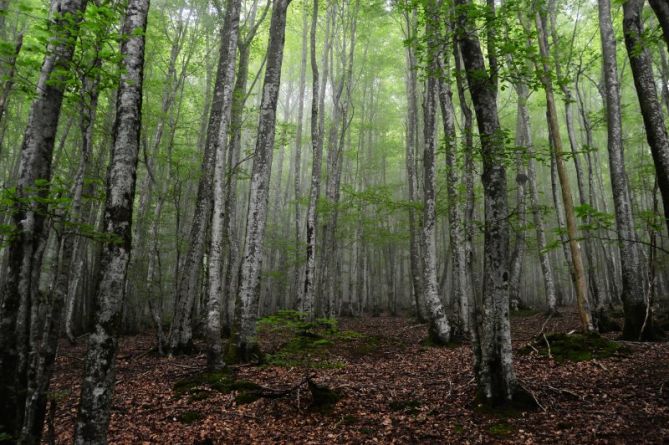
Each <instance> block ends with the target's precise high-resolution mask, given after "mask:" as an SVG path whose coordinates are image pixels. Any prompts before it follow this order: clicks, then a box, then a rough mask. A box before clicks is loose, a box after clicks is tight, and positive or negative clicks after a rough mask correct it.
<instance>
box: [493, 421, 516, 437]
mask: <svg viewBox="0 0 669 445" xmlns="http://www.w3.org/2000/svg"><path fill="white" fill-rule="evenodd" d="M488 431H489V432H490V434H492V435H493V436H495V437H497V438H504V437H508V436H509V435H511V434H512V433H513V427H512V426H511V425H509V424H508V423H506V422H499V423H493V424H492V425H490V428H488Z"/></svg>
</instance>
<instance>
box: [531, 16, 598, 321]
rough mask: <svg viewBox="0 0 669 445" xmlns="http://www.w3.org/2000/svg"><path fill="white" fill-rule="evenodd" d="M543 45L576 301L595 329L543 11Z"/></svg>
mask: <svg viewBox="0 0 669 445" xmlns="http://www.w3.org/2000/svg"><path fill="white" fill-rule="evenodd" d="M535 22H536V28H537V35H538V40H539V48H540V51H541V56H542V58H543V66H537V70H538V72H539V76H540V77H541V82H542V84H543V86H544V90H545V91H546V103H547V105H546V106H547V114H546V115H547V120H548V129H549V133H550V137H551V140H552V142H553V150H554V152H555V164H556V168H557V173H558V176H559V178H560V187H561V190H562V202H563V203H564V212H565V218H566V220H567V237H568V238H569V248H570V251H571V260H572V264H573V268H574V286H575V288H576V302H577V304H578V309H579V315H580V318H581V328H582V329H583V330H584V331H592V330H594V326H593V324H592V314H591V312H590V303H589V301H588V286H587V282H586V278H585V269H584V267H583V257H582V256H581V247H580V245H579V242H578V238H577V224H576V215H575V213H574V202H573V199H572V196H571V188H570V185H569V175H568V173H567V168H566V166H565V163H564V159H563V153H562V139H561V137H560V126H559V124H558V117H557V110H556V107H555V98H554V95H553V83H552V80H551V77H550V67H549V65H548V60H549V52H548V42H547V39H546V33H545V31H544V25H543V23H542V22H543V21H542V18H541V16H540V14H539V13H538V12H537V13H536V17H535Z"/></svg>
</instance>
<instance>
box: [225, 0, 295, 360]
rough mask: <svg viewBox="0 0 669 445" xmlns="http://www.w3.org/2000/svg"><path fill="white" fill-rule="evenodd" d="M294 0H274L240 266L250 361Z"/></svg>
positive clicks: (243, 338) (243, 346) (240, 339)
mask: <svg viewBox="0 0 669 445" xmlns="http://www.w3.org/2000/svg"><path fill="white" fill-rule="evenodd" d="M289 4H290V0H274V5H273V9H272V20H271V23H270V29H269V36H270V37H269V44H268V47H267V67H266V69H265V80H264V84H263V88H262V91H263V94H262V102H261V105H260V118H259V120H258V139H257V141H256V148H255V152H254V153H255V154H254V158H253V168H252V172H251V184H250V194H249V206H248V209H249V210H248V215H249V216H248V221H247V224H246V242H245V245H244V252H243V256H242V258H243V259H242V265H241V268H240V288H239V301H240V303H241V308H240V314H241V319H240V326H239V332H237V333H236V334H237V338H235V339H234V342H235V345H234V346H235V347H236V348H237V352H238V354H239V357H240V358H241V359H242V360H244V361H246V360H249V359H251V358H252V357H253V356H254V355H256V354H257V353H258V344H257V340H256V318H257V305H258V299H259V292H260V270H261V263H262V253H263V252H262V247H263V246H262V244H263V238H264V233H265V223H266V219H267V204H268V199H269V183H270V176H271V171H272V152H273V150H274V130H275V125H276V108H277V102H278V97H279V87H280V84H281V67H282V64H283V49H284V41H285V32H286V13H287V9H288V5H289Z"/></svg>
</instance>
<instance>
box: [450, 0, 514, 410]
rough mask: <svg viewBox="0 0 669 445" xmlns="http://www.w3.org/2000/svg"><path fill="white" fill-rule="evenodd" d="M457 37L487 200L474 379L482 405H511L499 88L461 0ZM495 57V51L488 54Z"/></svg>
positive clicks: (468, 4)
mask: <svg viewBox="0 0 669 445" xmlns="http://www.w3.org/2000/svg"><path fill="white" fill-rule="evenodd" d="M456 6H457V7H458V8H457V25H458V29H457V34H456V35H457V36H458V40H459V42H458V43H459V44H460V48H461V52H462V59H463V62H464V66H465V69H466V74H467V80H468V84H469V90H470V92H471V95H472V101H473V103H474V108H475V110H476V117H477V122H478V128H479V134H480V139H481V152H482V157H483V175H482V181H483V189H484V196H485V240H484V255H485V258H484V285H483V301H482V307H481V308H477V309H476V315H477V322H478V323H476V325H475V326H473V327H472V335H473V349H474V356H475V361H474V364H475V373H476V374H475V375H476V380H477V384H478V393H479V397H480V398H481V400H483V401H485V402H486V403H487V404H490V405H497V404H505V403H509V402H510V401H512V400H513V398H514V396H515V395H516V394H517V392H518V390H519V388H518V386H517V383H516V376H515V372H514V370H513V363H512V360H511V328H510V324H509V270H508V261H509V259H508V250H509V228H508V212H509V210H508V205H507V196H506V172H505V169H504V136H503V133H502V132H501V129H500V125H499V119H498V114H497V88H496V82H495V80H494V77H491V76H490V75H489V74H488V73H487V70H486V67H485V63H484V61H483V53H482V51H481V46H480V43H479V38H478V36H477V35H476V31H475V28H474V23H473V20H472V19H471V18H470V14H469V11H470V8H471V7H472V6H473V5H472V2H471V1H470V0H457V1H456ZM489 51H494V49H489Z"/></svg>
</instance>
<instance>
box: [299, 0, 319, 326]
mask: <svg viewBox="0 0 669 445" xmlns="http://www.w3.org/2000/svg"><path fill="white" fill-rule="evenodd" d="M317 27H318V0H314V2H313V10H312V16H311V31H310V45H311V49H310V53H311V75H312V88H311V145H312V150H313V157H312V167H311V189H310V191H309V207H308V209H307V224H306V232H307V233H306V235H307V258H306V269H305V274H304V294H303V301H302V307H301V308H300V309H301V310H302V312H304V313H305V314H307V317H308V318H309V319H313V318H314V315H315V301H314V300H315V296H314V287H315V283H316V279H315V278H316V277H315V273H316V239H317V236H316V228H317V226H318V220H317V219H318V214H317V212H316V210H317V209H316V206H317V204H318V197H319V195H320V189H321V168H322V167H321V164H322V160H323V141H322V139H321V138H322V134H323V128H322V125H321V124H320V120H319V119H320V118H319V113H320V98H319V96H320V93H319V92H320V84H319V73H318V62H317V60H316V33H317Z"/></svg>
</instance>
